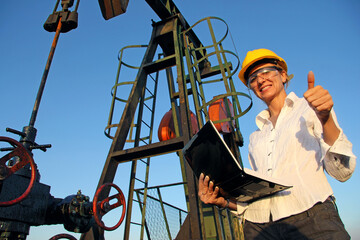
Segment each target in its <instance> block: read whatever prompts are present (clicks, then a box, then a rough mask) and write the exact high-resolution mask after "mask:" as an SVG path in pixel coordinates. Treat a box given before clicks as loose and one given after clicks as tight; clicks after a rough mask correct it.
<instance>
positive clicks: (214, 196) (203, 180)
mask: <svg viewBox="0 0 360 240" xmlns="http://www.w3.org/2000/svg"><path fill="white" fill-rule="evenodd" d="M219 192H220V189H219V187H215V188H214V182H213V181H210V178H209V176H206V177H205V175H204V174H203V173H201V174H200V177H199V192H198V195H199V198H200V200H201V201H202V202H204V203H205V204H212V205H216V206H218V207H219V208H224V207H225V206H226V205H227V201H226V200H225V198H224V197H222V196H221V194H219Z"/></svg>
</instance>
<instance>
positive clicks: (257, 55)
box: [239, 48, 287, 86]
mask: <svg viewBox="0 0 360 240" xmlns="http://www.w3.org/2000/svg"><path fill="white" fill-rule="evenodd" d="M262 59H276V60H278V64H279V65H280V67H281V68H282V69H284V70H285V71H286V72H287V65H286V62H285V60H284V59H282V58H281V57H279V56H278V55H277V54H276V53H274V52H273V51H270V50H268V49H265V48H261V49H255V50H253V51H249V52H247V54H246V57H245V59H244V61H243V63H242V68H241V70H240V72H239V78H240V80H241V81H242V82H243V83H244V84H245V86H247V81H246V79H245V73H246V71H247V70H248V68H249V67H250V66H252V65H253V64H254V63H255V62H258V61H260V60H262Z"/></svg>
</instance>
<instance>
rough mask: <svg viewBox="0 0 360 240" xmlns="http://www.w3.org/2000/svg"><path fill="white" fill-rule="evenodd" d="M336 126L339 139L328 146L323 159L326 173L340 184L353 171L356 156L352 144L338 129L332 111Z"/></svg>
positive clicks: (333, 114) (332, 112)
mask: <svg viewBox="0 0 360 240" xmlns="http://www.w3.org/2000/svg"><path fill="white" fill-rule="evenodd" d="M331 114H332V117H333V119H334V121H335V124H336V126H337V127H338V128H339V129H340V134H339V137H338V138H337V139H336V141H335V142H334V144H333V145H332V146H329V147H328V148H327V149H328V151H327V152H326V155H325V158H324V168H325V170H326V172H327V173H328V174H329V175H330V176H332V177H333V178H335V179H337V180H338V181H340V182H345V181H346V180H348V179H349V178H350V177H351V175H352V174H353V172H354V170H355V165H356V156H355V155H354V154H353V152H352V143H351V142H350V141H349V140H348V139H347V137H346V136H345V134H344V133H343V130H342V129H341V128H340V127H339V124H338V122H337V119H336V115H335V112H334V111H331Z"/></svg>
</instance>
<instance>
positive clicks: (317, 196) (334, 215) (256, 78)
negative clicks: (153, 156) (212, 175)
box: [199, 49, 356, 239]
mask: <svg viewBox="0 0 360 240" xmlns="http://www.w3.org/2000/svg"><path fill="white" fill-rule="evenodd" d="M239 78H240V79H241V81H242V82H243V83H244V84H245V85H246V86H248V87H249V88H250V89H251V90H252V91H253V92H254V93H255V95H256V96H257V97H258V98H259V99H261V100H262V101H263V102H264V103H265V104H266V105H267V109H266V110H264V111H262V112H261V113H259V115H258V116H257V117H256V124H257V126H258V128H259V129H258V130H257V131H255V132H254V133H252V134H251V136H250V143H249V161H250V164H251V167H252V168H253V169H254V170H255V171H259V172H261V173H263V174H266V175H268V176H271V177H273V178H277V179H280V180H282V181H285V182H288V183H290V184H291V185H292V186H293V187H292V188H291V189H289V190H285V191H282V192H279V193H277V194H275V195H273V196H271V197H267V198H264V199H261V200H258V201H255V202H253V203H251V204H249V205H247V206H245V207H244V206H243V205H241V204H239V203H236V202H235V201H233V200H229V199H224V198H223V197H222V196H221V194H219V189H218V188H217V187H216V188H214V183H213V182H212V181H210V179H209V177H207V176H204V175H203V174H201V176H200V177H199V197H200V199H201V200H202V201H203V202H204V203H206V204H214V205H216V206H218V207H220V208H229V209H231V210H234V211H237V214H239V215H243V217H244V218H245V223H244V235H245V239H349V238H350V237H349V235H348V233H347V232H346V230H345V228H344V225H343V223H342V222H341V219H340V217H339V215H338V212H337V209H336V206H335V202H334V197H333V191H332V189H331V187H330V184H329V183H328V181H327V179H326V175H325V173H324V169H325V170H326V171H327V172H328V174H329V175H331V176H332V177H334V178H335V179H337V180H339V181H346V180H347V179H349V178H350V177H351V175H352V173H353V172H354V169H355V160H356V157H355V156H354V155H353V153H352V144H351V143H350V142H349V141H348V140H347V138H346V136H345V135H344V133H343V132H342V130H341V128H340V127H339V126H338V123H337V120H336V116H335V113H334V111H333V110H332V107H333V100H332V97H331V95H330V94H329V92H328V91H327V90H325V89H323V88H322V87H321V86H315V83H314V82H315V80H314V74H313V73H312V72H309V74H308V90H307V91H306V92H305V93H304V97H303V98H298V97H297V96H296V95H295V94H294V93H293V92H292V93H290V94H287V93H286V91H285V88H286V87H285V86H286V84H287V83H288V81H289V80H290V77H289V76H288V74H287V64H286V62H285V61H284V59H282V58H281V57H279V56H278V55H277V54H275V53H274V52H272V51H270V50H268V49H256V50H254V51H250V52H248V53H247V55H246V57H245V59H244V61H243V64H242V69H241V71H240V73H239Z"/></svg>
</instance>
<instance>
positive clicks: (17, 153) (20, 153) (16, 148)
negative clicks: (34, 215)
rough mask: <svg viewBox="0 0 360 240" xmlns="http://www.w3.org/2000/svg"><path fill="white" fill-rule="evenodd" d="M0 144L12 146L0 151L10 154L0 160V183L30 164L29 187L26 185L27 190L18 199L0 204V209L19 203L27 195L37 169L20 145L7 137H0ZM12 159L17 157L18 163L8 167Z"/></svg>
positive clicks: (32, 184)
mask: <svg viewBox="0 0 360 240" xmlns="http://www.w3.org/2000/svg"><path fill="white" fill-rule="evenodd" d="M0 142H7V143H9V144H10V145H12V146H13V148H3V149H0V150H1V151H9V150H10V151H11V152H10V153H8V154H6V155H5V156H3V157H1V158H0V181H1V182H2V181H4V180H6V179H7V178H8V177H10V176H11V175H12V174H14V173H15V172H17V171H19V170H20V169H22V168H23V167H25V166H26V165H27V164H30V166H31V179H30V182H29V185H28V187H27V189H26V190H25V192H24V193H23V194H22V195H21V196H19V197H18V198H15V199H13V200H8V201H5V202H0V207H1V206H10V205H14V204H16V203H18V202H21V201H22V200H24V199H25V198H26V197H27V196H28V195H29V193H30V191H31V189H32V188H33V186H34V183H35V179H36V173H37V169H36V164H35V162H34V159H33V158H32V156H31V155H30V154H29V152H28V151H27V150H26V148H25V147H24V146H23V145H22V144H21V143H19V142H18V141H16V140H14V139H12V138H8V137H0ZM14 157H18V158H19V161H17V162H16V163H15V164H14V165H12V166H8V165H7V162H8V161H9V160H11V159H12V158H14Z"/></svg>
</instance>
